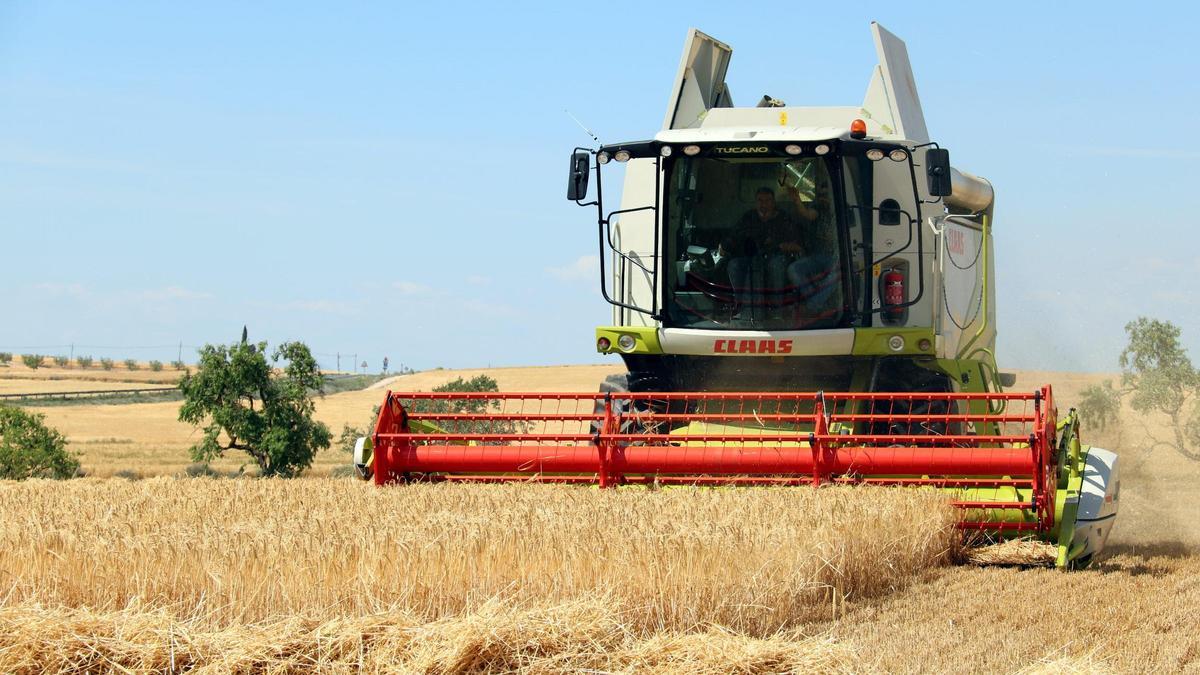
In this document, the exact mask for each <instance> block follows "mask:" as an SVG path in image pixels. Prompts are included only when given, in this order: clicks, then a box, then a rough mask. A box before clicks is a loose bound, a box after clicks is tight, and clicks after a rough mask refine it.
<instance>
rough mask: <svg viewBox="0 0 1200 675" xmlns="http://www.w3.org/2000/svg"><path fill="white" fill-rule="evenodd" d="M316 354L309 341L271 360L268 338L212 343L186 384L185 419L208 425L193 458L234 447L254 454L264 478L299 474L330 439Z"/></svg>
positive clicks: (286, 346) (287, 346) (289, 345)
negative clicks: (319, 403)
mask: <svg viewBox="0 0 1200 675" xmlns="http://www.w3.org/2000/svg"><path fill="white" fill-rule="evenodd" d="M320 387H321V373H320V369H319V368H318V366H317V362H316V359H314V358H313V356H312V353H311V352H310V351H309V349H308V347H307V346H305V345H304V344H303V343H301V342H285V343H283V344H281V345H279V346H278V347H277V348H276V349H275V351H274V352H272V353H271V356H270V361H269V362H268V359H267V343H266V342H259V343H257V344H254V343H248V342H246V340H245V336H244V335H243V339H242V341H241V342H240V343H236V344H233V345H228V346H226V345H205V346H204V347H203V348H201V349H200V361H199V363H198V365H197V368H196V371H195V372H194V373H187V374H185V375H184V376H183V379H182V380H181V381H180V383H179V388H180V390H181V391H182V392H183V398H184V402H183V405H182V406H181V407H180V409H179V419H180V421H183V422H188V423H190V424H193V425H195V426H198V427H201V430H202V432H203V436H202V437H201V439H200V441H199V442H197V443H196V444H195V445H194V446H192V448H191V456H192V460H193V461H196V462H205V463H207V462H210V461H212V460H214V459H217V458H219V457H224V456H225V453H226V452H228V451H230V450H236V451H240V452H244V453H246V454H247V455H248V456H249V457H250V458H251V459H253V460H254V462H255V463H257V464H258V467H259V470H260V474H261V475H263V476H284V477H292V476H296V475H299V474H300V473H301V472H302V471H304V470H305V469H307V468H308V467H309V466H310V465H311V464H312V461H313V457H314V456H315V455H316V453H317V451H318V450H321V449H324V448H328V447H329V444H330V440H331V438H330V433H329V428H328V427H326V426H325V425H324V424H323V423H321V422H318V421H316V420H314V419H313V411H314V409H315V404H314V402H313V397H314V396H315V395H317V394H319V393H320Z"/></svg>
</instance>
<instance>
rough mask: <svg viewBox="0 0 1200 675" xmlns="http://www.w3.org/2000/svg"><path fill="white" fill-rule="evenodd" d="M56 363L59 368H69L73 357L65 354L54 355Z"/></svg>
mask: <svg viewBox="0 0 1200 675" xmlns="http://www.w3.org/2000/svg"><path fill="white" fill-rule="evenodd" d="M54 365H56V366H58V367H59V368H67V367H68V366H70V365H71V359H69V358H67V357H65V356H56V357H54Z"/></svg>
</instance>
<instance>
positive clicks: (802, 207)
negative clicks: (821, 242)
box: [787, 187, 821, 223]
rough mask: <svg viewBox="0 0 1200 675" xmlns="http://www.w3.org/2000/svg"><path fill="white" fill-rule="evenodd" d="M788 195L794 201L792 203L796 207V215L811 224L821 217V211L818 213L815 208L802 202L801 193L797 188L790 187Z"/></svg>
mask: <svg viewBox="0 0 1200 675" xmlns="http://www.w3.org/2000/svg"><path fill="white" fill-rule="evenodd" d="M787 193H788V197H789V198H790V199H791V200H792V203H793V204H795V205H796V214H797V215H799V216H800V217H801V218H803V219H804V220H807V221H808V222H810V223H811V222H813V221H815V220H816V219H817V218H819V217H820V215H821V212H820V211H817V210H816V209H815V208H813V207H811V206H809V205H807V204H805V203H804V202H803V201H801V200H800V191H799V190H797V189H796V188H795V187H789V188H788V189H787Z"/></svg>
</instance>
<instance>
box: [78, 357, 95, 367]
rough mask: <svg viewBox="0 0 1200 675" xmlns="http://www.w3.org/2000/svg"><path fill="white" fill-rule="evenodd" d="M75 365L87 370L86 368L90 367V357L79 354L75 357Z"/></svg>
mask: <svg viewBox="0 0 1200 675" xmlns="http://www.w3.org/2000/svg"><path fill="white" fill-rule="evenodd" d="M75 365H77V366H79V367H80V368H83V369H84V370H87V369H88V368H91V367H92V357H90V356H80V357H79V358H77V359H75Z"/></svg>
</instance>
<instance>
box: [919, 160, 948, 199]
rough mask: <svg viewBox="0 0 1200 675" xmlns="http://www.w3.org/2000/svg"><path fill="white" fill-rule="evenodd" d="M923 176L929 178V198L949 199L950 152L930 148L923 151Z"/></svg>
mask: <svg viewBox="0 0 1200 675" xmlns="http://www.w3.org/2000/svg"><path fill="white" fill-rule="evenodd" d="M925 175H926V177H928V178H929V196H931V197H949V196H950V193H951V191H952V189H951V187H950V151H949V150H947V149H945V148H930V149H928V150H926V151H925Z"/></svg>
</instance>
